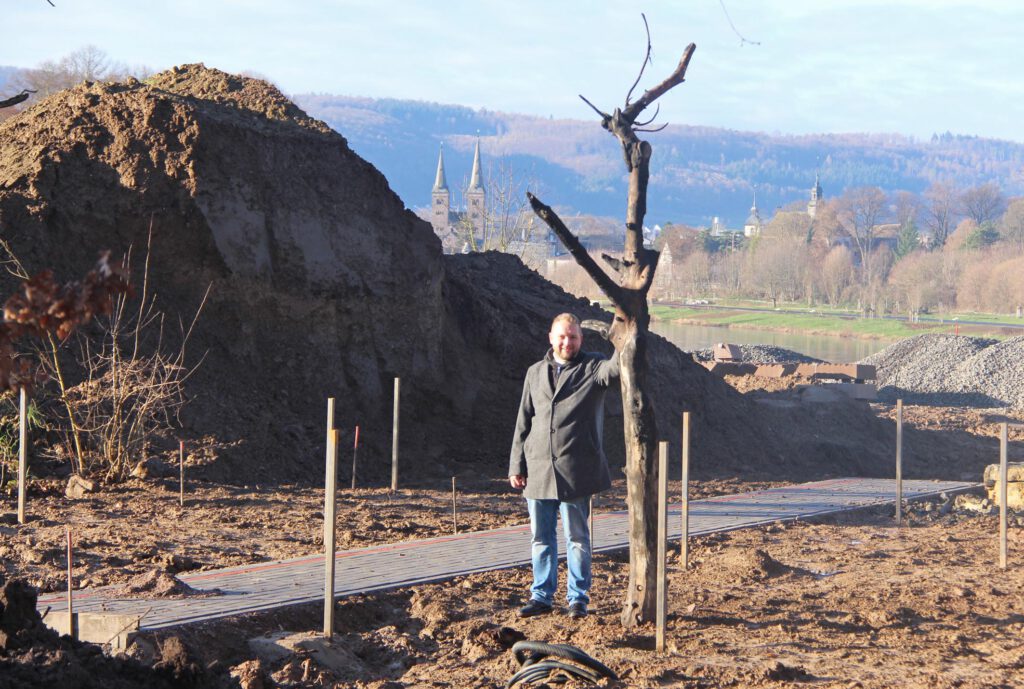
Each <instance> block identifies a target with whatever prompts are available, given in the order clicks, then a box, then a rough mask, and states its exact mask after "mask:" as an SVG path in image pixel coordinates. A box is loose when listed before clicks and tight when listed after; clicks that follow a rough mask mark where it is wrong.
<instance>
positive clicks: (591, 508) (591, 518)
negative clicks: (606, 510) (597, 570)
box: [587, 495, 594, 558]
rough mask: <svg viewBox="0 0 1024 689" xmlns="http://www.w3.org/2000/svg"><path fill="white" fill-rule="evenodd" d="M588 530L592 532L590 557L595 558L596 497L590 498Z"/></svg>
mask: <svg viewBox="0 0 1024 689" xmlns="http://www.w3.org/2000/svg"><path fill="white" fill-rule="evenodd" d="M587 530H588V531H589V532H590V533H589V535H590V557H591V558H593V557H594V496H593V495H591V496H590V502H589V503H588V504H587Z"/></svg>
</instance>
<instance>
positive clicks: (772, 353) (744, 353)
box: [692, 344, 823, 364]
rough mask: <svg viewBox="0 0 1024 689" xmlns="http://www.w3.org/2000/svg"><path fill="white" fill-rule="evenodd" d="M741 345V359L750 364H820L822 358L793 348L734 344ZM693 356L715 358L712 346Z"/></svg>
mask: <svg viewBox="0 0 1024 689" xmlns="http://www.w3.org/2000/svg"><path fill="white" fill-rule="evenodd" d="M733 346H734V347H739V349H740V358H739V361H741V362H743V363H750V364H820V363H823V361H822V360H821V359H815V358H814V357H809V356H807V355H805V354H801V353H800V352H794V351H793V350H791V349H783V348H782V347H775V346H772V345H748V344H745V345H733ZM692 354H693V358H694V359H696V360H697V361H711V360H712V359H714V358H715V357H714V355H713V354H712V350H711V348H708V349H697V350H694V351H693V352H692Z"/></svg>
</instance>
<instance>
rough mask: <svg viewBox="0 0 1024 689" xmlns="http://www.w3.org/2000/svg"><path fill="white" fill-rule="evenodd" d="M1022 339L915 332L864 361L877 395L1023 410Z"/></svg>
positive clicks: (955, 404) (929, 401)
mask: <svg viewBox="0 0 1024 689" xmlns="http://www.w3.org/2000/svg"><path fill="white" fill-rule="evenodd" d="M1021 362H1024V337H1015V338H1012V339H1009V340H1005V341H1002V342H1000V341H998V340H990V339H986V338H980V337H967V336H960V335H918V336H917V337H911V338H908V339H906V340H901V341H900V342H897V343H896V344H893V345H891V346H889V347H886V348H885V349H883V350H882V351H880V352H877V353H875V354H873V355H871V356H869V357H867V358H866V359H864V360H863V363H865V364H872V365H874V366H877V367H878V386H879V391H878V392H879V397H880V398H881V399H884V400H886V401H890V402H892V401H895V400H897V399H900V398H902V399H903V401H904V402H908V403H912V404H932V405H936V406H969V407H1014V408H1017V409H1024V366H1022V365H1021Z"/></svg>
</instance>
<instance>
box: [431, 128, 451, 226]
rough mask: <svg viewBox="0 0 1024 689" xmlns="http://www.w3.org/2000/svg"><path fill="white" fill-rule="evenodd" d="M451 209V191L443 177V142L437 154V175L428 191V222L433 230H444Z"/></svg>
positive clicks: (447, 224) (448, 223)
mask: <svg viewBox="0 0 1024 689" xmlns="http://www.w3.org/2000/svg"><path fill="white" fill-rule="evenodd" d="M450 209H451V192H449V191H448V182H447V180H445V178H444V144H443V143H442V144H441V152H440V153H438V154H437V175H435V177H434V189H433V191H431V192H430V224H431V225H433V226H434V232H438V233H440V232H444V231H446V230H447V229H448V226H449V225H450V224H451V222H450V221H449V219H448V218H449V214H448V213H449V210H450Z"/></svg>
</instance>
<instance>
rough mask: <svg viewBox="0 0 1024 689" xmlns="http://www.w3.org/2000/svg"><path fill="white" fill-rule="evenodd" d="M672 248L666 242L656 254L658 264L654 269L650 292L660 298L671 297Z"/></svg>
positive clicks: (672, 280) (672, 277)
mask: <svg viewBox="0 0 1024 689" xmlns="http://www.w3.org/2000/svg"><path fill="white" fill-rule="evenodd" d="M673 282H674V276H673V275H672V249H671V248H669V245H668V244H667V243H666V244H665V246H663V247H662V249H661V254H660V255H659V256H658V265H657V266H656V267H655V269H654V283H653V284H652V285H651V292H652V293H653V294H654V295H655V296H657V297H658V298H660V299H671V298H672V296H673V295H672V285H673Z"/></svg>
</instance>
